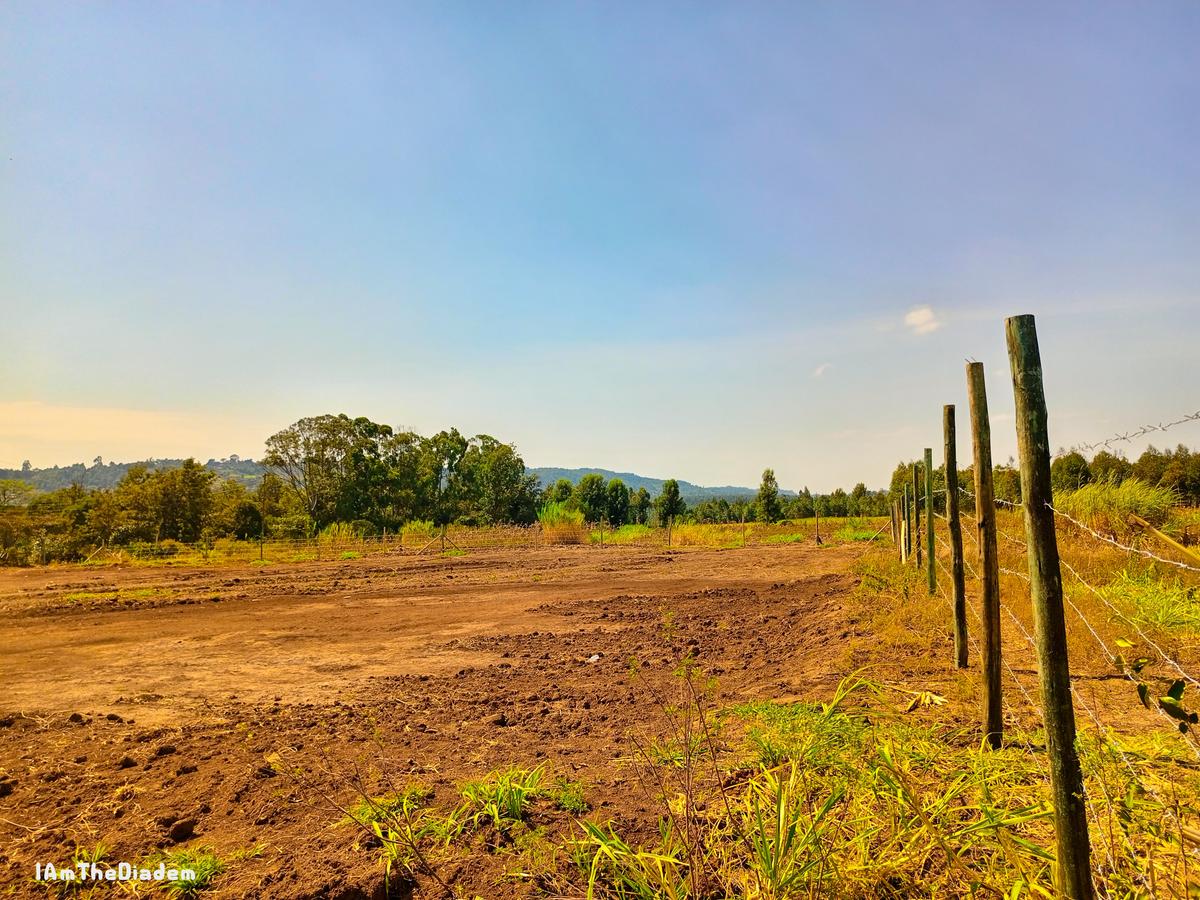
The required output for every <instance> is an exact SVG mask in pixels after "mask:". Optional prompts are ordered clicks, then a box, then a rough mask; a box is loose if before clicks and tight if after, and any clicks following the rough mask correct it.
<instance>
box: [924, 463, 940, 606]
mask: <svg viewBox="0 0 1200 900" xmlns="http://www.w3.org/2000/svg"><path fill="white" fill-rule="evenodd" d="M936 566H937V557H935V556H934V555H933V448H931V447H926V448H925V577H926V578H927V579H928V581H929V593H930V594H934V593H937V572H936V569H935V567H936Z"/></svg>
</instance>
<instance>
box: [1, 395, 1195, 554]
mask: <svg viewBox="0 0 1200 900" xmlns="http://www.w3.org/2000/svg"><path fill="white" fill-rule="evenodd" d="M266 443H267V454H266V456H265V457H264V459H263V460H262V461H261V462H254V461H251V460H242V459H238V458H237V457H230V458H229V459H225V460H209V462H208V463H206V464H203V465H201V464H200V463H198V462H196V461H195V460H193V459H186V460H178V461H177V460H157V461H149V462H146V463H137V464H117V463H107V464H106V463H104V462H103V461H102V460H100V459H99V458H97V459H96V460H95V461H94V463H93V465H92V466H84V465H83V464H79V465H78V466H70V467H60V468H54V469H34V468H33V467H32V466H31V465H29V464H28V463H26V464H25V465H24V466H23V467H22V469H20V470H0V476H3V477H0V562H3V563H5V564H24V563H29V562H38V561H53V560H75V559H82V558H84V557H86V556H88V555H90V554H91V553H92V552H94V551H95V550H96V549H97V548H100V547H115V546H126V545H136V544H161V543H163V542H168V541H175V542H179V543H183V544H205V543H208V544H210V545H211V543H212V542H213V541H215V540H218V539H229V538H233V539H241V540H257V539H258V538H259V537H260V536H266V537H271V538H288V537H312V536H315V535H317V534H331V533H333V531H331V530H330V529H331V528H332V527H333V526H337V528H336V532H337V533H338V534H354V535H359V536H362V535H375V534H379V533H381V532H384V531H388V532H392V533H394V532H396V531H397V530H399V529H400V528H402V527H405V526H406V525H408V524H409V523H421V526H420V527H422V528H426V529H433V528H437V527H440V526H441V525H445V524H457V525H479V526H490V525H509V524H515V525H532V524H534V523H536V522H539V521H540V522H541V524H542V526H543V527H544V528H551V527H552V528H555V529H557V530H559V531H562V532H563V535H566V534H567V532H571V534H572V535H575V534H578V538H577V539H578V540H581V541H582V540H585V539H586V538H585V537H584V535H585V534H586V533H587V527H588V526H595V525H604V526H608V527H609V528H612V529H619V528H621V527H623V526H637V527H654V526H661V525H665V524H666V523H667V522H668V521H673V522H676V523H678V524H681V525H683V524H709V523H733V522H747V523H754V522H757V523H768V524H769V523H774V522H779V521H789V520H797V519H809V518H812V517H813V516H820V517H831V518H844V517H866V516H882V515H887V514H888V511H889V509H890V504H891V501H892V500H893V499H895V498H897V497H899V496H900V493H901V491H902V489H903V487H904V485H906V484H911V477H912V476H911V466H910V464H908V463H901V464H899V465H898V466H897V467H896V470H895V472H894V473H893V476H892V482H891V485H890V488H889V489H888V490H881V491H872V490H869V489H868V488H867V487H866V485H865V484H863V483H861V482H860V483H859V484H857V485H855V486H854V488H853V489H852V490H850V491H848V492H847V491H845V490H842V489H841V488H839V489H837V490H835V491H833V492H832V493H830V494H825V495H822V494H813V493H811V492H810V491H809V490H808V489H807V488H805V489H804V490H802V491H800V492H799V493H789V492H786V491H782V490H781V489H780V488H779V485H778V482H777V480H776V478H775V473H774V471H773V470H771V469H767V470H765V471H764V472H763V476H762V480H761V483H760V485H759V488H758V491H757V493H750V492H749V491H748V489H730V490H740V494H734V495H731V496H723V495H717V496H708V495H700V496H701V497H702V499H700V500H698V501H694V498H695V496H697V495H696V494H695V493H694V491H695V490H696V488H695V486H694V485H689V484H688V483H687V482H679V481H677V480H675V479H667V480H664V481H661V482H659V481H656V480H651V479H642V478H641V477H640V476H631V478H633V479H636V481H638V482H639V483H638V484H635V485H632V486H631V485H630V484H627V483H626V482H625V481H624V480H623V479H622V478H620V477H615V476H614V477H609V478H605V477H604V475H602V474H600V472H599V471H587V472H585V473H584V474H582V475H581V476H580V477H579V478H578V479H577V480H572V479H570V478H568V477H566V476H565V475H564V476H563V477H560V478H558V479H557V480H556V481H554V482H553V483H550V484H543V482H542V480H541V478H540V477H539V475H538V474H537V473H536V472H535V471H532V470H529V469H527V468H526V466H525V462H524V460H523V459H522V458H521V456H520V455H519V454H518V452H517V450H516V447H515V446H514V445H512V444H507V443H504V442H502V441H500V440H498V439H497V438H494V437H492V436H490V435H485V434H481V435H476V436H474V437H466V436H464V435H463V434H461V433H459V431H458V430H457V429H453V428H452V429H450V430H449V431H441V432H438V433H437V434H435V435H433V436H431V437H424V436H422V435H418V434H415V433H413V432H411V431H395V430H393V429H392V428H391V427H390V426H388V425H382V424H379V423H376V422H372V421H371V420H369V419H366V418H357V419H352V418H350V417H349V416H346V415H323V416H316V417H312V418H306V419H301V420H300V421H298V422H296V423H295V424H293V425H291V426H289V427H288V428H285V429H283V430H282V431H280V432H277V433H276V434H274V435H272V436H271V437H270V438H268V439H267V442H266ZM561 471H568V470H561ZM574 471H578V470H574ZM1052 471H1053V476H1054V484H1055V490H1056V495H1060V496H1062V497H1064V498H1065V497H1066V496H1067V495H1068V493H1069V492H1072V491H1074V492H1078V491H1080V489H1081V488H1085V487H1087V486H1089V485H1093V484H1103V485H1111V486H1112V487H1111V488H1092V489H1091V490H1090V491H1084V492H1083V493H1079V494H1077V495H1076V497H1075V499H1074V500H1073V501H1071V502H1072V503H1074V504H1075V505H1076V506H1078V505H1079V504H1081V503H1084V502H1085V501H1087V502H1090V503H1092V506H1093V507H1094V506H1095V503H1096V502H1100V501H1103V498H1102V497H1099V495H1100V494H1102V493H1103V494H1105V496H1107V494H1108V493H1111V494H1113V495H1114V497H1115V496H1117V495H1120V497H1124V498H1126V499H1129V500H1130V502H1133V500H1138V498H1141V500H1146V498H1151V499H1153V500H1154V502H1155V503H1158V504H1159V505H1161V501H1162V500H1163V498H1164V497H1165V498H1168V500H1169V501H1171V502H1179V503H1183V504H1190V505H1200V454H1198V453H1192V452H1190V451H1188V450H1187V449H1186V448H1184V447H1179V448H1177V449H1176V450H1175V451H1167V452H1161V451H1158V450H1155V449H1154V448H1150V449H1149V450H1147V451H1146V452H1145V453H1144V454H1142V456H1141V457H1139V458H1138V460H1137V461H1136V462H1129V461H1128V460H1126V459H1124V457H1121V456H1117V455H1113V454H1110V453H1107V452H1105V453H1099V454H1097V455H1096V456H1095V457H1094V458H1093V459H1092V460H1091V461H1090V462H1089V461H1088V460H1086V459H1084V458H1083V457H1082V456H1081V455H1080V454H1078V453H1068V454H1062V455H1060V456H1059V457H1058V458H1057V459H1056V460H1055V461H1054V464H1053V470H1052ZM994 474H995V482H996V496H997V498H998V499H999V500H1002V501H1009V502H1014V503H1015V502H1018V501H1019V500H1020V478H1019V476H1018V473H1017V471H1016V469H1015V468H1013V467H1012V466H1011V465H1008V466H997V467H996V470H995V473H994ZM960 477H961V480H962V483H963V484H964V485H970V484H971V471H970V469H967V470H964V471H963V472H962V473H961V475H960ZM68 479H69V481H68V483H66V484H63V483H62V482H63V481H64V480H68ZM944 481H945V479H944V472H943V471H942V470H941V469H938V470H936V471H935V473H934V486H935V490H938V489H943V488H944ZM646 484H656V485H658V486H659V490H658V491H657V493H656V494H655V493H652V492H651V491H650V490H648V489H647V487H646V486H645V485H646ZM1123 484H1124V485H1126V486H1125V487H1123V488H1121V489H1120V490H1118V489H1117V488H1118V486H1121V485H1123ZM1139 486H1140V487H1139ZM685 488H687V489H691V490H692V491H693V493H691V494H690V496H691V497H692V498H693V502H689V494H688V492H687V491H686V490H685ZM711 490H722V489H711ZM1089 498H1090V499H1089ZM1097 498H1099V499H1097ZM1130 498H1132V499H1130ZM1110 499H1111V498H1110ZM938 500H939V508H940V506H941V503H942V500H941V497H940V496H939V498H938ZM1106 502H1107V501H1104V502H1101V503H1100V505H1101V506H1104V505H1105V503H1106ZM1114 502H1115V501H1114ZM1139 502H1140V500H1139ZM966 505H967V506H968V507H970V506H971V504H970V501H969V498H967V499H966ZM1108 505H1111V504H1108ZM1118 505H1119V504H1118ZM1145 506H1146V504H1144V503H1143V504H1142V506H1139V509H1141V508H1143V507H1145ZM1146 508H1148V507H1146ZM1122 509H1123V507H1122ZM1118 512H1119V511H1118ZM1144 513H1145V509H1143V514H1144ZM1122 514H1123V513H1122ZM1088 515H1089V517H1094V516H1097V515H1100V513H1099V512H1097V511H1096V510H1095V509H1094V508H1092V507H1089V511H1088ZM1144 517H1145V518H1147V519H1158V520H1161V516H1159V515H1158V513H1157V512H1154V511H1151V514H1150V515H1144ZM564 539H568V538H564ZM569 539H575V538H569Z"/></svg>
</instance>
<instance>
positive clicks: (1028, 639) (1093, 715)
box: [936, 535, 1200, 896]
mask: <svg viewBox="0 0 1200 900" xmlns="http://www.w3.org/2000/svg"><path fill="white" fill-rule="evenodd" d="M938 537H939V542H940V546H941V547H942V548H943V549H947V550H948V549H949V548H948V547H947V545H946V543H945V541H944V540H942V539H941V537H940V535H939V536H938ZM936 561H937V564H938V566H939V567H940V568H941V570H942V572H943V573H944V574H945V575H946V576H947V577H949V572H948V571H947V570H946V567H945V565H944V564H943V563H942V561H941V559H937V560H936ZM964 562H965V559H964ZM968 566H969V564H968ZM972 571H973V569H972ZM1000 571H1001V572H1005V573H1007V574H1010V575H1016V576H1018V577H1020V578H1022V579H1023V580H1024V581H1026V582H1027V583H1028V582H1029V577H1028V576H1027V575H1022V573H1020V572H1014V571H1012V570H1009V569H1004V568H1001V570H1000ZM976 577H978V576H977V574H976ZM939 588H940V584H939ZM943 599H945V597H944V592H943ZM1067 602H1068V603H1070V605H1071V608H1072V609H1073V610H1074V611H1075V613H1076V615H1078V616H1079V618H1080V619H1081V621H1083V623H1084V625H1085V626H1086V627H1087V628H1088V630H1089V631H1090V632H1091V633H1092V636H1093V638H1095V640H1096V641H1097V643H1098V644H1099V645H1100V648H1101V650H1102V652H1103V653H1104V654H1105V656H1106V657H1108V659H1109V660H1110V662H1112V663H1113V664H1114V665H1115V664H1116V663H1115V659H1114V658H1113V657H1112V655H1111V653H1110V651H1109V650H1108V646H1107V644H1106V643H1105V642H1104V640H1103V639H1102V638H1101V637H1100V635H1099V634H1098V633H1097V632H1096V630H1095V629H1094V628H1093V627H1092V625H1091V623H1090V622H1089V621H1088V620H1087V618H1086V617H1085V616H1084V615H1083V613H1082V611H1080V610H1079V608H1078V607H1077V606H1076V605H1075V604H1074V603H1072V602H1071V601H1070V599H1069V598H1068V600H1067ZM968 606H969V608H970V609H971V612H972V614H973V615H974V617H975V621H976V622H977V623H978V624H979V626H980V627H983V619H982V617H981V616H980V615H979V613H978V611H976V609H975V607H974V606H971V605H969V604H968ZM1000 608H1001V609H1003V610H1004V612H1005V613H1006V614H1007V615H1008V617H1009V618H1010V619H1011V620H1012V622H1013V624H1014V625H1015V626H1016V627H1017V629H1018V631H1019V632H1020V633H1021V635H1022V636H1023V637H1024V639H1025V643H1026V645H1027V647H1028V648H1029V649H1030V650H1032V651H1033V652H1034V654H1035V656H1036V653H1037V642H1036V641H1035V640H1034V638H1033V635H1031V634H1030V633H1029V630H1028V629H1027V628H1026V627H1025V624H1024V623H1023V622H1022V621H1021V619H1020V617H1018V616H1017V615H1016V613H1015V612H1013V610H1012V608H1011V607H1010V606H1009V605H1008V604H1006V603H1005V602H1004V601H1003V600H1001V601H1000ZM968 638H969V639H970V633H969V632H968ZM971 643H972V646H973V647H975V649H976V652H979V651H978V645H977V644H976V642H975V641H974V639H971ZM1000 660H1001V662H1002V663H1003V665H1004V668H1005V669H1006V670H1007V672H1008V674H1009V676H1010V677H1011V679H1012V680H1013V682H1014V683H1015V684H1016V686H1017V688H1018V690H1019V691H1020V692H1021V694H1022V695H1023V696H1024V698H1025V700H1026V702H1027V703H1029V705H1030V707H1031V708H1033V709H1034V710H1035V711H1037V712H1039V713H1040V711H1041V706H1040V704H1038V703H1037V702H1036V701H1035V700H1034V699H1033V697H1032V695H1031V694H1030V693H1029V691H1028V690H1027V689H1026V688H1025V686H1024V684H1023V683H1022V682H1021V679H1020V678H1019V677H1018V676H1017V673H1016V672H1015V670H1014V669H1013V668H1012V666H1011V665H1010V664H1009V662H1008V659H1007V658H1006V657H1005V656H1004V655H1003V654H1001V657H1000ZM1123 674H1125V675H1126V677H1129V675H1128V673H1123ZM1130 680H1134V679H1132V678H1131V679H1130ZM1135 683H1136V681H1135ZM1069 687H1070V690H1071V695H1072V696H1073V697H1074V698H1075V700H1076V702H1077V703H1078V704H1079V705H1080V707H1081V708H1082V709H1083V710H1084V711H1085V712H1086V713H1087V714H1088V717H1089V718H1090V719H1091V720H1092V722H1093V724H1095V726H1096V728H1097V731H1098V733H1099V734H1100V736H1101V737H1103V738H1104V740H1105V742H1106V743H1107V744H1108V746H1110V747H1112V749H1113V750H1115V751H1116V753H1117V755H1118V756H1119V757H1120V759H1121V762H1122V763H1123V764H1124V766H1125V768H1126V769H1127V770H1128V772H1129V774H1130V777H1131V778H1133V779H1134V781H1135V782H1136V783H1137V784H1139V785H1142V786H1143V787H1144V788H1145V789H1146V790H1147V792H1148V793H1150V794H1151V795H1152V796H1153V797H1154V799H1155V800H1156V801H1157V802H1158V804H1159V806H1160V807H1161V808H1162V809H1163V811H1164V812H1165V813H1166V814H1167V815H1169V816H1170V817H1171V819H1172V820H1173V821H1174V823H1175V826H1176V828H1177V829H1178V828H1181V827H1182V826H1181V823H1180V822H1179V819H1178V817H1177V816H1176V815H1175V812H1174V810H1173V809H1172V808H1171V806H1170V805H1169V804H1168V803H1167V802H1166V801H1165V800H1164V799H1163V798H1162V796H1161V795H1159V794H1158V792H1157V791H1155V789H1154V787H1153V785H1151V784H1149V783H1148V782H1145V781H1144V780H1143V778H1142V777H1141V776H1140V775H1139V774H1138V772H1137V769H1136V768H1135V767H1134V765H1133V763H1132V761H1131V760H1130V759H1129V757H1128V755H1127V754H1126V753H1125V751H1124V750H1123V749H1122V748H1121V747H1120V746H1119V745H1118V744H1117V743H1116V742H1115V741H1113V740H1112V738H1111V737H1109V736H1108V726H1106V725H1105V724H1104V722H1103V721H1102V720H1101V719H1100V717H1099V715H1098V714H1097V712H1096V710H1095V709H1094V708H1093V707H1092V706H1091V705H1090V704H1089V703H1088V702H1087V701H1086V700H1085V699H1084V698H1083V696H1082V693H1081V692H1080V691H1079V690H1078V688H1077V687H1076V686H1075V684H1074V683H1073V682H1071V683H1069ZM1156 712H1157V713H1158V714H1159V715H1160V716H1162V717H1163V718H1164V720H1166V721H1167V722H1168V723H1169V724H1171V725H1172V731H1174V730H1175V729H1174V723H1173V722H1172V721H1171V719H1170V717H1169V716H1167V715H1166V714H1165V713H1164V712H1163V711H1162V710H1161V709H1157V708H1156ZM1188 746H1189V747H1191V748H1192V750H1193V752H1194V753H1195V752H1197V751H1196V749H1195V747H1194V746H1193V745H1192V744H1191V742H1188ZM1197 758H1198V759H1200V753H1197ZM1100 788H1101V791H1102V793H1103V794H1104V796H1105V801H1106V803H1108V805H1109V806H1110V807H1111V806H1112V798H1111V796H1109V794H1108V791H1107V788H1106V787H1105V785H1104V783H1103V780H1102V779H1101V780H1100ZM1084 799H1085V801H1086V802H1087V804H1088V809H1089V812H1090V814H1091V818H1092V821H1093V822H1095V823H1096V825H1097V830H1098V831H1100V833H1101V835H1106V832H1105V831H1104V829H1103V828H1101V827H1100V820H1099V814H1098V813H1097V812H1096V808H1095V806H1094V804H1093V803H1092V800H1091V798H1090V796H1088V795H1087V794H1086V793H1085V795H1084ZM1121 833H1122V837H1123V838H1124V842H1125V845H1126V847H1127V848H1128V850H1129V853H1130V858H1131V859H1136V858H1137V852H1136V850H1135V849H1134V847H1133V844H1132V842H1131V841H1130V839H1129V835H1128V834H1127V833H1126V832H1125V831H1124V829H1121ZM1106 836H1107V846H1105V848H1104V850H1105V855H1106V856H1107V857H1108V861H1109V865H1110V869H1111V870H1112V871H1115V870H1116V862H1115V855H1114V854H1115V846H1114V844H1113V840H1112V836H1111V834H1107V835H1106ZM1150 895H1151V896H1156V894H1155V892H1154V889H1153V885H1150Z"/></svg>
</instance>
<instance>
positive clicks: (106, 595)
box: [63, 588, 171, 603]
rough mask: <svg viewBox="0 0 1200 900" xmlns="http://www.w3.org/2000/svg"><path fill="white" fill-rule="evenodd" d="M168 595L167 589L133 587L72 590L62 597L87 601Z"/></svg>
mask: <svg viewBox="0 0 1200 900" xmlns="http://www.w3.org/2000/svg"><path fill="white" fill-rule="evenodd" d="M169 596H171V594H170V592H169V591H162V590H159V589H157V588H134V589H133V590H128V589H126V590H120V589H118V590H111V591H74V592H72V593H70V594H66V595H65V596H64V597H63V599H64V600H67V601H68V602H70V603H87V602H88V601H95V600H102V601H110V600H150V599H158V598H161V597H169Z"/></svg>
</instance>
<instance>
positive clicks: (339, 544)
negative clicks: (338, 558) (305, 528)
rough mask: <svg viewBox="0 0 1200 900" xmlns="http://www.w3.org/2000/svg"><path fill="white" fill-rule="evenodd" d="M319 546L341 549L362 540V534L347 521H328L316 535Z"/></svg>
mask: <svg viewBox="0 0 1200 900" xmlns="http://www.w3.org/2000/svg"><path fill="white" fill-rule="evenodd" d="M317 540H318V541H319V542H320V544H321V546H323V547H328V548H329V549H330V550H341V549H343V548H345V547H349V546H350V545H351V544H357V543H358V542H359V541H360V540H362V535H361V534H360V533H359V532H358V530H357V529H356V528H355V527H354V526H353V525H351V524H350V523H349V522H330V523H329V524H328V525H326V526H325V527H324V528H322V529H321V533H320V534H319V535H317Z"/></svg>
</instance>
